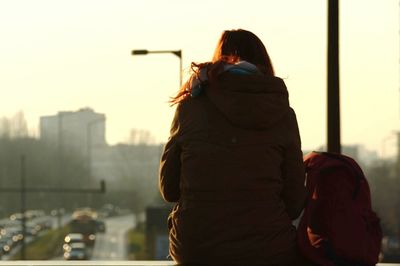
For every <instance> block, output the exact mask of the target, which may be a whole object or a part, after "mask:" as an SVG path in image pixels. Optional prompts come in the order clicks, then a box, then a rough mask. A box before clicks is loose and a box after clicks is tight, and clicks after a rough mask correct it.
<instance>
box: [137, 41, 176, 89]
mask: <svg viewBox="0 0 400 266" xmlns="http://www.w3.org/2000/svg"><path fill="white" fill-rule="evenodd" d="M147 54H174V55H176V56H177V57H179V87H181V86H182V50H161V51H160V50H157V51H149V50H144V49H143V50H132V55H147Z"/></svg>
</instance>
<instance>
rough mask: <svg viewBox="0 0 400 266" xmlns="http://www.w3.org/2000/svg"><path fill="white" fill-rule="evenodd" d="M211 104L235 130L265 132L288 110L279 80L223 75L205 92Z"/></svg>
mask: <svg viewBox="0 0 400 266" xmlns="http://www.w3.org/2000/svg"><path fill="white" fill-rule="evenodd" d="M205 92H206V95H207V96H208V97H209V99H210V101H211V102H212V103H213V104H214V105H215V106H216V107H217V108H218V109H219V110H220V111H221V112H222V113H223V114H224V115H225V117H226V118H227V119H228V120H229V121H230V122H231V123H232V124H233V125H234V126H237V127H241V128H244V129H255V130H264V129H268V128H270V127H272V126H273V125H274V124H276V123H277V122H278V121H280V120H281V119H282V118H283V117H284V116H285V115H286V114H287V112H288V111H289V110H290V107H289V99H288V92H287V89H286V86H285V83H284V82H283V80H282V79H281V78H278V77H268V76H265V75H260V74H252V75H240V74H235V73H229V72H225V73H222V74H221V75H220V76H219V77H218V79H217V80H215V81H213V82H212V83H211V84H210V86H209V87H208V88H207V89H206V90H205Z"/></svg>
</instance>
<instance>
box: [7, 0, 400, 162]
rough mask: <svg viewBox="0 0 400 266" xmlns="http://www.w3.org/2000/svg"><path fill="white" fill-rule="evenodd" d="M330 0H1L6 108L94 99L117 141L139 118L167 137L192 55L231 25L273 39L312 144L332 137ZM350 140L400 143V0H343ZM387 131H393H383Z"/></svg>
mask: <svg viewBox="0 0 400 266" xmlns="http://www.w3.org/2000/svg"><path fill="white" fill-rule="evenodd" d="M326 3H327V1H324V0H303V1H298V0H280V1H276V0H247V1H235V0H230V1H225V0H222V1H215V0H203V1H189V0H185V1H184V0H182V1H179V0H170V1H163V0H146V1H145V0H142V1H136V0H125V1H124V0H118V1H112V0H108V1H105V0H103V1H101V0H84V1H83V0H47V1H45V0H35V1H31V0H26V1H19V0H8V1H7V0H0V38H1V39H0V40H1V42H0V48H1V49H0V90H1V96H0V97H1V98H0V99H1V100H0V117H2V116H11V115H13V114H14V113H16V112H17V111H19V110H23V111H24V112H25V116H26V118H27V120H28V124H29V127H30V128H31V129H33V130H36V131H37V128H38V123H39V117H40V116H41V115H54V114H56V113H57V112H58V111H59V110H77V109H79V108H82V107H87V106H88V107H92V108H93V109H94V110H95V111H97V112H100V113H105V114H106V116H107V140H108V142H109V143H110V144H114V143H117V142H121V141H124V140H126V138H127V136H128V134H129V130H130V129H131V128H139V129H148V130H150V131H151V132H152V134H153V135H154V136H155V138H156V140H157V141H158V142H164V141H165V140H166V138H167V137H168V130H169V126H170V122H171V118H172V115H173V111H174V109H173V108H170V107H169V106H168V104H167V100H168V98H169V96H171V95H173V94H174V93H175V92H176V91H177V89H178V85H179V59H178V57H176V56H174V55H172V54H160V55H155V54H154V55H147V56H135V57H132V56H131V55H130V52H131V50H132V49H149V50H177V49H182V50H183V66H184V68H185V69H187V68H188V66H189V64H190V62H192V61H195V62H202V61H208V60H209V59H210V57H211V55H212V53H213V50H214V47H215V45H216V42H217V40H218V38H219V36H220V34H221V33H222V31H223V30H225V29H237V28H243V29H247V30H250V31H252V32H254V33H255V34H256V35H258V36H259V37H260V39H261V40H262V41H263V42H264V44H265V45H266V47H267V50H268V51H269V54H270V57H271V59H272V61H273V64H274V67H275V71H276V75H277V76H280V77H282V78H284V79H285V82H286V84H287V86H288V90H289V94H290V103H291V105H292V107H293V108H294V109H295V111H296V113H297V117H298V122H299V126H300V133H301V136H302V141H303V148H304V149H315V148H317V147H319V146H320V145H322V144H324V143H325V141H326V46H327V42H326V38H327V36H326V34H327V32H326V28H327V25H326V20H327V6H326ZM340 8H341V10H340V27H341V32H340V55H341V57H340V62H341V97H342V98H341V105H342V106H341V110H342V143H343V144H363V145H365V146H366V147H367V148H369V149H375V150H377V151H378V152H382V149H383V146H385V151H386V154H389V153H393V152H394V151H395V149H394V145H395V138H394V137H391V136H394V135H393V131H394V130H398V129H399V118H400V108H399V99H400V96H399V65H398V62H399V37H398V32H399V3H398V1H395V0H384V1H383V0H351V1H340ZM385 139H388V140H387V141H385Z"/></svg>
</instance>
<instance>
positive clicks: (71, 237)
mask: <svg viewBox="0 0 400 266" xmlns="http://www.w3.org/2000/svg"><path fill="white" fill-rule="evenodd" d="M84 241H85V239H84V236H83V235H82V234H79V233H71V234H68V235H66V236H65V237H64V245H63V249H64V251H65V250H67V249H68V248H69V247H70V245H71V244H72V243H83V242H84Z"/></svg>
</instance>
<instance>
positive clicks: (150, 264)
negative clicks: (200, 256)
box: [0, 260, 400, 266]
mask: <svg viewBox="0 0 400 266" xmlns="http://www.w3.org/2000/svg"><path fill="white" fill-rule="evenodd" d="M3 265H4V266H6V265H7V266H39V265H40V266H41V265H43V266H50V265H54V266H63V265H65V266H72V265H74V266H81V265H82V266H94V265H99V266H178V264H175V263H174V262H173V261H151V260H147V261H143V260H142V261H112V260H110V261H101V260H100V261H99V260H96V261H54V260H53V261H42V260H33V261H32V260H31V261H29V260H26V261H0V266H3ZM377 266H400V263H378V264H377Z"/></svg>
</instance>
